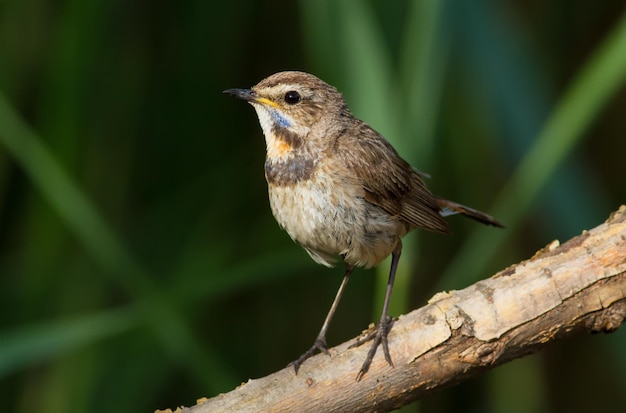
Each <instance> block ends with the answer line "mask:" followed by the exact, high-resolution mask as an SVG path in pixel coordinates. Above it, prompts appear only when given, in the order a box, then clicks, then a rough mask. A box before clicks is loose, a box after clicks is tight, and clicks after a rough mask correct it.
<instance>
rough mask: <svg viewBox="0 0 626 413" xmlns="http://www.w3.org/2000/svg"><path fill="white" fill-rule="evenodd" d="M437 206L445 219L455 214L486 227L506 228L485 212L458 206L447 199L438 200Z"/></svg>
mask: <svg viewBox="0 0 626 413" xmlns="http://www.w3.org/2000/svg"><path fill="white" fill-rule="evenodd" d="M437 205H439V209H440V211H439V213H440V214H441V216H443V217H447V216H448V215H454V214H463V215H465V216H466V217H469V218H472V219H473V220H476V221H478V222H481V223H483V224H486V225H493V226H494V227H499V228H504V225H502V224H501V223H500V222H499V221H498V220H497V219H495V218H494V217H492V216H490V215H487V214H485V213H484V212H480V211H478V210H476V209H473V208H470V207H467V206H465V205H461V204H457V203H456V202H453V201H448V200H447V199H443V198H437Z"/></svg>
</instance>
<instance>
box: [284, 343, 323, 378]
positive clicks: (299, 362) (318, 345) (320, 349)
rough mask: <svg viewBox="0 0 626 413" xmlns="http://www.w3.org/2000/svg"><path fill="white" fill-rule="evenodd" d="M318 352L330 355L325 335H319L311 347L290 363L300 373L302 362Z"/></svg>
mask: <svg viewBox="0 0 626 413" xmlns="http://www.w3.org/2000/svg"><path fill="white" fill-rule="evenodd" d="M318 352H320V353H325V354H328V355H330V352H329V351H328V345H327V344H326V338H325V337H317V338H316V339H315V342H314V343H313V345H312V346H311V348H310V349H308V350H307V351H306V352H305V353H304V354H303V355H301V356H300V357H298V359H297V360H296V361H293V362H292V363H290V365H293V369H294V370H295V372H296V374H298V370H299V369H300V366H301V365H302V363H304V362H305V361H306V360H307V359H308V358H310V357H312V356H314V355H315V354H316V353H318Z"/></svg>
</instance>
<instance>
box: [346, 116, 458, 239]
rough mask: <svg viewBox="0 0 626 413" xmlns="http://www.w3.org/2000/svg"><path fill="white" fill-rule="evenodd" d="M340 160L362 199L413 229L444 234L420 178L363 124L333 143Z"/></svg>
mask: <svg viewBox="0 0 626 413" xmlns="http://www.w3.org/2000/svg"><path fill="white" fill-rule="evenodd" d="M335 150H337V151H340V152H341V155H340V159H342V161H343V162H344V166H345V167H346V168H347V169H348V171H349V172H350V173H352V174H354V175H355V176H356V178H357V179H358V181H359V183H360V184H361V185H362V187H363V190H364V192H365V199H366V200H367V201H368V202H370V203H372V204H374V205H377V206H379V207H381V208H382V209H384V210H385V211H387V212H388V213H389V214H391V215H395V216H398V217H399V218H400V219H402V220H403V221H405V222H407V223H408V224H409V225H411V226H414V227H420V228H423V229H427V230H430V231H436V232H442V233H448V232H449V231H448V225H447V223H446V221H445V220H444V219H443V218H442V216H441V215H440V214H439V210H440V207H439V205H438V204H437V201H436V198H435V196H433V195H432V194H431V193H430V191H429V190H428V188H426V185H425V184H424V181H423V180H422V178H421V177H420V175H419V174H418V173H417V172H415V170H414V169H413V168H412V167H411V165H409V164H408V163H407V162H406V161H405V160H404V159H402V158H401V157H400V156H399V155H398V153H397V152H396V151H395V149H394V148H393V147H392V146H391V144H390V143H389V142H387V140H385V138H383V137H382V136H381V135H380V134H379V133H378V132H376V131H375V130H373V129H372V128H370V127H369V126H368V125H366V124H365V123H363V122H360V123H359V126H358V127H357V128H356V130H355V129H353V130H351V131H346V133H344V134H342V136H341V137H340V138H339V139H338V140H337V142H336V143H335Z"/></svg>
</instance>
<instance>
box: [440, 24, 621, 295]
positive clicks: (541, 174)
mask: <svg viewBox="0 0 626 413" xmlns="http://www.w3.org/2000/svg"><path fill="white" fill-rule="evenodd" d="M624 80H626V14H625V15H623V16H622V17H621V19H620V20H619V21H618V23H617V25H616V27H615V28H614V30H613V31H612V33H611V34H610V35H609V37H608V38H607V39H606V40H605V42H604V43H603V45H602V46H601V47H600V48H599V49H598V51H597V52H596V54H595V55H594V56H592V57H591V59H590V60H589V62H588V64H587V65H586V66H585V67H584V68H583V69H582V70H581V71H580V72H579V74H578V76H577V77H576V78H575V79H574V81H573V82H572V85H571V86H570V88H569V89H568V90H567V91H566V93H565V94H564V95H563V97H562V99H561V101H560V102H559V104H558V105H557V107H556V109H555V111H554V113H553V115H552V116H551V117H550V119H548V121H547V123H546V124H545V126H544V128H543V130H542V131H541V133H540V134H539V136H538V137H537V139H536V140H535V142H534V144H533V145H532V146H531V148H530V150H529V151H528V152H527V153H526V155H525V156H524V158H523V159H522V161H521V162H520V164H519V166H518V168H517V170H516V171H515V172H514V174H513V175H512V176H511V178H510V179H509V181H508V182H507V184H506V185H505V187H504V189H503V190H502V192H501V193H500V194H499V195H498V197H497V200H496V202H495V205H494V207H493V208H491V209H490V212H491V213H492V214H493V215H494V216H496V217H498V219H500V220H501V221H502V222H503V223H504V224H505V225H506V226H507V229H506V230H504V231H501V232H498V233H496V232H494V231H490V232H489V234H486V231H488V230H487V229H484V228H478V229H476V230H475V231H474V232H473V233H472V235H471V236H470V237H469V239H468V240H467V242H465V244H464V247H463V249H462V250H461V251H460V252H459V254H458V255H457V256H456V257H455V259H454V261H453V262H452V263H451V264H450V265H449V267H448V268H447V270H446V272H445V274H444V275H443V277H442V279H441V281H440V283H439V287H441V286H445V285H447V284H448V283H449V280H450V279H451V278H452V277H453V276H454V277H457V279H458V277H459V276H460V275H461V274H464V275H463V280H464V282H469V281H471V280H472V279H475V278H476V277H477V276H478V275H479V274H480V273H482V272H483V271H484V270H485V268H486V266H487V263H488V262H489V261H491V260H492V259H493V258H494V257H495V256H496V254H497V253H498V251H499V250H500V248H501V247H502V246H503V245H504V243H505V241H506V239H508V238H510V237H512V236H513V234H514V233H515V229H516V228H517V227H518V225H519V224H520V222H521V221H522V217H523V216H524V214H526V213H527V212H528V210H529V209H530V208H531V206H532V205H533V203H534V202H535V200H536V199H537V198H538V196H539V194H540V193H541V190H542V189H544V188H545V186H546V185H547V183H548V181H549V180H550V178H551V177H552V175H553V174H554V173H555V171H556V170H557V169H558V168H559V166H560V165H561V164H562V163H563V162H564V160H565V159H566V157H567V156H568V155H569V154H570V153H571V152H572V151H573V149H574V147H575V146H576V145H577V144H578V143H579V142H580V141H581V140H582V139H583V137H584V136H585V135H584V134H585V131H586V130H587V128H588V127H589V125H590V124H591V122H592V121H593V120H594V119H595V117H596V116H597V114H598V112H599V111H600V110H601V109H602V107H604V105H605V104H606V103H607V102H608V101H609V99H610V98H611V97H612V96H613V94H615V93H616V92H617V90H619V88H620V87H621V86H622V84H623V83H624ZM581 230H582V228H581Z"/></svg>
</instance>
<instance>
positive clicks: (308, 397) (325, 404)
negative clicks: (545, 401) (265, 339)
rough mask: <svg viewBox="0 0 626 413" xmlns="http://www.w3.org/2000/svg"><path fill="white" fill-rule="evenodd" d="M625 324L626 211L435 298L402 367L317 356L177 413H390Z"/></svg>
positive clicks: (409, 330)
mask: <svg viewBox="0 0 626 413" xmlns="http://www.w3.org/2000/svg"><path fill="white" fill-rule="evenodd" d="M625 318H626V207H624V206H622V207H621V208H620V209H619V210H618V211H617V212H615V213H613V214H612V215H611V217H610V218H609V219H608V220H607V221H606V222H605V223H604V224H602V225H600V226H598V227H596V228H594V229H593V230H591V231H588V232H587V231H585V232H583V233H582V235H580V236H578V237H575V238H573V239H571V240H570V241H568V242H566V243H565V244H563V245H560V244H559V242H558V241H554V242H552V243H551V244H550V245H548V246H547V247H545V248H544V249H542V250H540V251H539V252H537V253H536V254H535V255H534V256H533V257H532V258H530V259H529V260H527V261H524V262H522V263H520V264H517V265H514V266H511V267H509V268H507V269H505V270H503V271H501V272H499V273H498V274H496V275H494V276H493V277H491V278H489V279H486V280H482V281H479V282H477V283H476V284H474V285H472V286H470V287H468V288H465V289H463V290H460V291H450V292H446V293H439V294H437V295H435V296H434V297H433V298H432V299H431V300H430V301H429V303H428V305H426V306H425V307H422V308H420V309H418V310H415V311H413V312H411V313H409V314H406V315H403V316H401V317H400V318H399V319H398V320H397V321H396V322H395V324H394V326H393V328H392V330H391V332H390V334H389V347H390V350H391V356H392V358H393V360H394V363H395V367H393V368H392V367H390V366H389V365H387V363H386V362H385V360H384V358H383V357H382V355H380V354H379V355H377V356H376V358H375V359H374V362H373V363H372V366H371V368H370V371H369V372H368V373H367V374H366V375H365V377H363V379H362V380H361V381H360V382H356V381H355V378H356V374H357V372H358V371H359V368H360V366H361V363H362V361H363V359H364V358H365V354H366V352H367V351H368V350H369V346H362V347H360V348H353V349H348V346H349V345H350V344H351V343H352V342H353V341H350V342H346V343H343V344H341V345H339V346H337V347H335V348H333V349H331V350H330V352H331V357H329V356H327V355H318V356H316V357H313V358H311V359H310V360H308V361H307V362H306V363H304V364H303V365H302V367H301V368H300V372H299V373H298V375H297V376H296V375H295V374H294V372H293V369H292V368H285V369H283V370H280V371H278V372H276V373H273V374H270V375H269V376H266V377H263V378H260V379H255V380H249V381H248V382H247V383H244V384H242V385H241V386H239V387H238V388H237V389H235V390H233V391H231V392H229V393H226V394H221V395H219V396H217V397H214V398H212V399H204V400H200V401H199V402H198V404H197V405H196V406H194V407H191V408H182V409H179V410H178V411H182V412H186V413H205V412H231V411H232V412H234V411H236V412H261V411H263V412H265V411H271V412H342V411H346V410H347V409H348V410H349V411H352V412H371V411H389V410H392V409H395V408H398V407H400V406H403V405H405V404H408V403H410V402H412V401H414V400H416V399H419V398H422V397H424V396H426V395H428V394H430V393H431V392H433V391H435V390H440V389H441V388H443V387H447V386H451V385H453V384H455V383H459V382H461V381H463V380H466V379H468V378H470V377H472V376H476V375H477V374H479V373H481V372H483V371H485V370H488V369H491V368H494V367H495V366H498V365H500V364H502V363H505V362H507V361H509V360H512V359H514V358H517V357H520V356H523V355H526V354H530V353H533V352H536V351H538V350H540V349H541V348H542V347H543V346H545V345H546V344H548V343H549V342H552V341H555V340H559V339H563V338H565V337H568V336H571V335H573V334H580V333H589V332H591V333H596V332H611V331H614V330H615V329H617V328H618V327H619V326H620V325H621V324H622V323H623V321H624V319H625Z"/></svg>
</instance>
